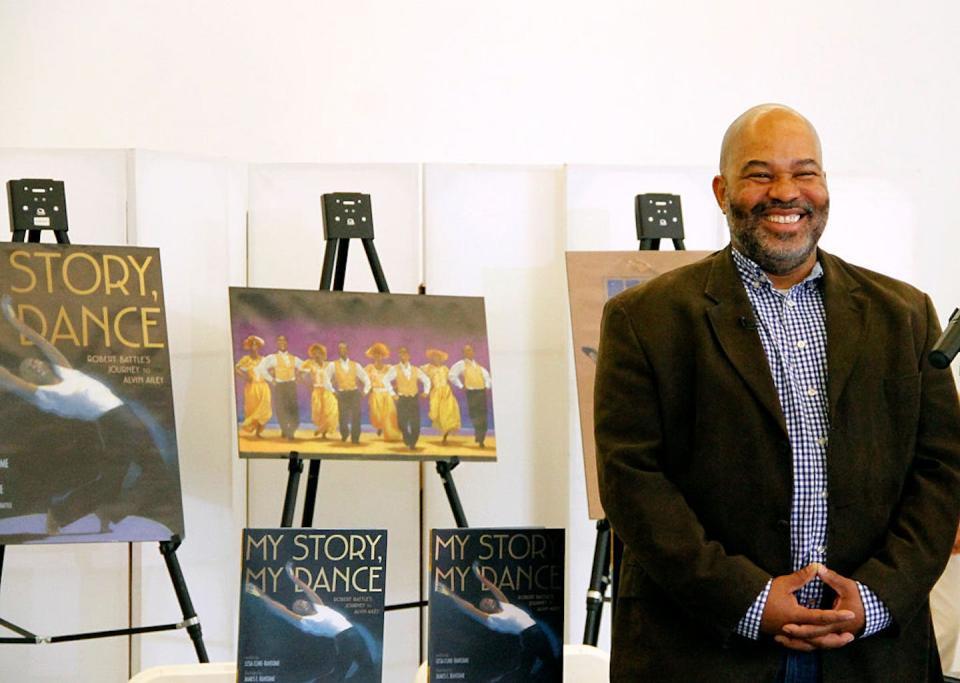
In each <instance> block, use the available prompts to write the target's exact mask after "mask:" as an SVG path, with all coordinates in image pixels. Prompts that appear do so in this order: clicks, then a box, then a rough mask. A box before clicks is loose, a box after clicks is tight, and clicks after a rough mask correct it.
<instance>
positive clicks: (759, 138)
mask: <svg viewBox="0 0 960 683" xmlns="http://www.w3.org/2000/svg"><path fill="white" fill-rule="evenodd" d="M719 170H720V173H719V175H717V176H716V177H715V178H714V181H713V191H714V195H715V196H716V199H717V203H718V204H719V206H720V209H721V210H722V211H723V213H724V214H725V215H726V218H727V223H728V225H729V228H730V245H729V246H727V248H726V249H724V250H722V251H720V252H717V253H715V254H713V255H712V256H710V257H708V258H706V259H704V260H703V261H701V262H699V263H697V264H694V265H692V266H688V267H686V268H682V269H679V270H675V271H672V272H670V273H668V274H666V275H663V276H661V277H659V278H656V279H655V280H652V281H651V282H649V283H647V284H645V285H642V286H640V287H637V288H634V289H631V290H628V291H626V292H624V293H623V294H621V295H619V296H617V297H615V298H613V299H611V300H610V301H609V302H608V303H607V306H606V308H605V309H604V315H603V329H602V333H601V342H600V351H599V357H598V366H597V379H596V386H595V401H594V402H595V406H596V407H595V416H594V421H595V436H596V443H597V458H598V465H599V472H600V485H601V486H600V490H601V497H602V500H603V505H604V509H605V511H606V513H607V517H608V519H609V520H610V522H611V524H612V526H613V529H614V531H615V532H616V533H617V534H618V535H619V536H620V538H622V539H623V541H624V543H625V550H624V558H623V565H622V574H621V577H620V590H619V594H618V600H617V609H616V611H615V617H614V631H613V652H612V665H611V679H612V680H613V681H637V680H650V681H684V682H686V681H692V680H711V681H738V682H739V681H769V682H770V683H774V682H778V683H779V682H783V683H800V682H807V681H810V682H820V681H823V682H824V683H831V682H832V681H865V682H867V681H869V682H875V681H896V682H897V683H901V682H905V681H938V682H939V681H942V674H941V673H940V665H939V660H938V657H937V650H936V643H935V641H934V635H933V631H932V626H931V622H930V613H929V607H928V603H927V596H928V593H929V591H930V588H931V587H932V586H933V584H934V582H935V581H936V579H937V577H938V576H939V574H940V572H941V571H942V569H943V567H944V565H945V563H946V561H947V558H948V556H949V553H950V547H951V544H952V541H953V535H954V530H955V529H956V527H957V518H958V515H960V496H958V495H957V492H958V491H960V406H958V401H957V391H956V387H955V384H954V382H953V379H952V377H951V376H950V373H949V372H946V371H940V370H935V369H933V368H932V367H930V366H929V365H928V364H927V362H926V360H925V359H926V356H927V353H928V352H929V350H930V348H931V347H932V345H933V343H934V342H935V341H936V339H937V337H938V336H939V334H940V327H939V324H938V321H937V316H936V313H935V311H934V309H933V306H932V304H931V302H930V300H929V298H928V297H927V296H926V295H925V294H923V293H922V292H920V291H918V290H916V289H915V288H913V287H911V286H910V285H907V284H905V283H902V282H899V281H897V280H894V279H892V278H889V277H886V276H883V275H880V274H877V273H874V272H871V271H868V270H865V269H863V268H859V267H857V266H853V265H850V264H848V263H846V262H845V261H842V260H841V259H839V258H837V257H835V256H832V255H830V254H827V253H826V252H824V251H823V250H820V249H818V248H817V242H818V240H819V239H820V236H821V235H822V234H823V231H824V229H825V227H826V224H827V217H828V215H829V209H830V195H829V192H828V189H827V180H826V173H825V172H824V169H823V159H822V154H821V147H820V140H819V137H818V135H817V132H816V130H815V129H814V127H813V126H812V125H811V124H810V122H809V121H807V120H806V119H805V118H804V117H803V116H801V115H800V114H798V113H797V112H795V111H793V110H792V109H789V108H788V107H784V106H782V105H761V106H758V107H754V108H752V109H750V110H748V111H747V112H745V113H744V114H742V115H741V116H740V117H739V118H737V119H736V120H735V121H734V122H733V123H732V124H731V125H730V127H729V129H728V130H727V132H726V135H725V136H724V139H723V144H722V146H721V153H720V169H719Z"/></svg>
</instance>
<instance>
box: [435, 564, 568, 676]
mask: <svg viewBox="0 0 960 683" xmlns="http://www.w3.org/2000/svg"><path fill="white" fill-rule="evenodd" d="M473 573H474V576H476V577H477V578H478V579H479V580H480V583H482V584H483V586H484V588H486V589H487V590H488V591H490V593H491V594H492V597H490V596H488V597H484V598H481V599H480V601H479V602H478V603H477V604H476V605H474V604H473V603H471V602H468V601H467V600H464V599H463V598H461V597H460V596H459V595H456V594H455V593H453V592H452V591H451V590H450V589H449V588H447V586H445V585H443V584H439V585H438V586H437V592H439V593H440V595H443V596H445V597H447V598H450V599H451V600H453V603H454V604H455V605H456V606H457V607H458V608H460V609H461V610H462V611H463V612H464V613H465V614H466V615H467V616H469V617H471V618H472V619H474V620H475V621H477V622H479V623H481V624H483V625H484V626H486V627H487V628H488V629H490V630H491V631H495V632H497V633H504V634H507V635H512V636H517V638H518V639H519V641H520V643H519V645H520V655H519V658H518V661H517V663H516V666H514V667H512V668H511V669H509V670H507V671H505V672H503V673H502V674H501V675H499V676H497V677H495V678H492V679H490V681H491V683H507V682H508V681H551V680H554V678H556V680H559V678H558V677H557V676H558V675H559V671H558V667H557V662H558V661H559V659H560V645H559V642H558V641H557V639H556V637H555V636H553V635H552V634H551V633H550V629H549V627H548V626H546V624H542V623H540V622H538V621H537V620H536V619H534V618H533V617H532V616H530V613H529V612H527V611H526V610H524V609H522V608H520V607H517V606H516V605H514V604H512V603H511V602H510V600H508V599H507V596H506V595H504V594H503V591H501V590H500V589H499V588H497V586H496V585H495V584H494V583H493V582H492V581H490V580H489V579H488V578H487V577H485V576H484V575H483V572H481V571H480V567H479V565H478V564H477V563H476V562H474V563H473Z"/></svg>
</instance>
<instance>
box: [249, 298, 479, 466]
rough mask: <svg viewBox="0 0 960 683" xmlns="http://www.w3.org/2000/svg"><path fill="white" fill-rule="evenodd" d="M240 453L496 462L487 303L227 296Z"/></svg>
mask: <svg viewBox="0 0 960 683" xmlns="http://www.w3.org/2000/svg"><path fill="white" fill-rule="evenodd" d="M230 316H231V325H232V333H233V348H234V362H235V372H234V381H235V387H236V405H237V436H238V443H239V449H240V455H241V456H244V457H266V458H285V457H287V456H288V455H289V453H290V452H291V451H296V452H297V453H299V454H300V456H301V457H305V458H310V457H319V458H328V459H361V460H363V459H371V460H373V459H376V460H411V459H412V460H429V459H447V458H453V457H458V458H461V459H464V460H495V459H496V454H497V439H496V430H495V424H494V419H493V396H492V386H493V378H492V370H491V368H490V353H489V350H488V348H487V324H486V317H485V315H484V306H483V299H480V298H476V297H451V296H418V295H406V294H356V293H352V292H319V291H303V290H286V289H250V288H236V287H235V288H231V289H230Z"/></svg>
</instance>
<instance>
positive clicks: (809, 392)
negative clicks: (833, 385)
mask: <svg viewBox="0 0 960 683" xmlns="http://www.w3.org/2000/svg"><path fill="white" fill-rule="evenodd" d="M816 395H817V390H816V389H815V388H814V387H809V388H808V389H807V396H816Z"/></svg>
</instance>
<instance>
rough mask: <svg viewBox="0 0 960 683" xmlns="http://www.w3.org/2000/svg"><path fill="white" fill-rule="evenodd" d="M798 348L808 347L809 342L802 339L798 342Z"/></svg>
mask: <svg viewBox="0 0 960 683" xmlns="http://www.w3.org/2000/svg"><path fill="white" fill-rule="evenodd" d="M797 348H798V349H805V348H807V342H805V341H804V340H802V339H801V340H800V341H798V342H797Z"/></svg>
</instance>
